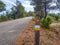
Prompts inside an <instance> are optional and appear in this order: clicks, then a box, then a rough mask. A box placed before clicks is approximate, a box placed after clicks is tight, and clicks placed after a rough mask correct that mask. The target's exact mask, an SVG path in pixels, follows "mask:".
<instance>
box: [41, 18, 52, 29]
mask: <svg viewBox="0 0 60 45" xmlns="http://www.w3.org/2000/svg"><path fill="white" fill-rule="evenodd" d="M52 22H53V20H52V19H51V17H46V19H44V18H42V20H41V25H42V26H43V27H45V28H49V25H50V24H51V23H52Z"/></svg>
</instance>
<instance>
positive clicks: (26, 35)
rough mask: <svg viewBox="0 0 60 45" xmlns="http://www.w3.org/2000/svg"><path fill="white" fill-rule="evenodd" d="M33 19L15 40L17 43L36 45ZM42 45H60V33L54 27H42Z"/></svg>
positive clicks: (19, 44)
mask: <svg viewBox="0 0 60 45" xmlns="http://www.w3.org/2000/svg"><path fill="white" fill-rule="evenodd" d="M34 25H35V23H34V22H33V21H32V22H30V23H29V25H28V26H27V28H26V29H25V30H24V31H23V32H22V34H21V36H19V37H18V38H17V40H16V42H15V45H35V31H34V29H33V26H34ZM40 45H60V33H59V32H57V31H55V30H54V29H53V28H50V29H45V28H42V27H41V30H40Z"/></svg>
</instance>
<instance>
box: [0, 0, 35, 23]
mask: <svg viewBox="0 0 60 45" xmlns="http://www.w3.org/2000/svg"><path fill="white" fill-rule="evenodd" d="M16 5H17V6H14V5H13V6H12V8H11V11H9V10H6V4H4V2H2V0H0V13H2V14H0V22H3V21H8V20H14V19H18V18H24V17H27V16H34V15H35V14H34V12H31V11H29V12H26V11H25V8H24V7H23V6H22V4H21V2H20V1H16ZM4 11H5V12H4Z"/></svg>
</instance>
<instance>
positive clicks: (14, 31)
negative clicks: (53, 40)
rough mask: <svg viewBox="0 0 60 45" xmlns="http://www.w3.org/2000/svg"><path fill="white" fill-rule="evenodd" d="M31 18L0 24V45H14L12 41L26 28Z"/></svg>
mask: <svg viewBox="0 0 60 45" xmlns="http://www.w3.org/2000/svg"><path fill="white" fill-rule="evenodd" d="M31 19H32V17H26V18H21V19H16V20H12V21H7V22H3V23H0V45H14V41H15V40H16V38H17V37H18V36H19V34H20V33H21V32H22V31H23V30H24V29H25V28H26V26H27V25H28V22H29V21H30V20H31Z"/></svg>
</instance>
